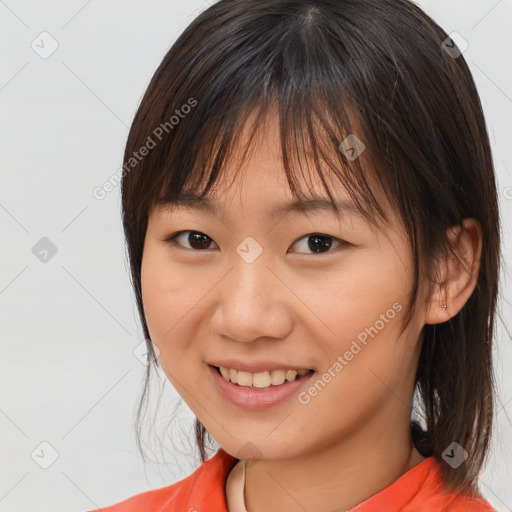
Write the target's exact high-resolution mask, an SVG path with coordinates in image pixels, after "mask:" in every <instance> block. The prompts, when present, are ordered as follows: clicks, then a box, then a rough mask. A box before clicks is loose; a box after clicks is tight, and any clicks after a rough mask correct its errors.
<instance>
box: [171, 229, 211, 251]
mask: <svg viewBox="0 0 512 512" xmlns="http://www.w3.org/2000/svg"><path fill="white" fill-rule="evenodd" d="M178 240H181V241H182V242H183V240H185V243H180V242H178ZM167 241H168V242H173V243H176V244H178V245H181V246H183V247H185V248H186V249H194V250H204V249H208V248H209V245H210V244H211V243H212V242H213V240H212V239H211V238H210V237H209V236H208V235H205V234H204V233H201V232H200V231H190V230H189V231H179V232H178V233H175V234H174V235H171V236H170V237H169V238H167ZM213 243H215V242H213ZM187 244H188V246H187Z"/></svg>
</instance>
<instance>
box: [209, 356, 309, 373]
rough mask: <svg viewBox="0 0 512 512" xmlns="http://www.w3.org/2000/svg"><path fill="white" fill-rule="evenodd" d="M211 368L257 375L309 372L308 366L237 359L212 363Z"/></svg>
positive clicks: (210, 363)
mask: <svg viewBox="0 0 512 512" xmlns="http://www.w3.org/2000/svg"><path fill="white" fill-rule="evenodd" d="M208 364H209V365H211V366H217V367H220V366H222V367H223V368H232V369H233V370H238V371H242V372H249V373H257V372H271V371H273V370H297V371H299V370H309V369H310V368H308V367H307V366H300V365H299V366H298V365H295V364H290V363H276V362H275V361H260V362H254V361H253V362H251V363H244V362H243V361H237V360H235V359H227V360H225V361H210V362H209V363H208Z"/></svg>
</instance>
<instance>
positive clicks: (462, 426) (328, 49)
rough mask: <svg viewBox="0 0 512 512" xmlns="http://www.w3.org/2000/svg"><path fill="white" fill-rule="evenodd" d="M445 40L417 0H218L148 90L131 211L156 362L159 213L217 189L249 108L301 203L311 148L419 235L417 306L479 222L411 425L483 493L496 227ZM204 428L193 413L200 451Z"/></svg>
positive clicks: (473, 97) (484, 157)
mask: <svg viewBox="0 0 512 512" xmlns="http://www.w3.org/2000/svg"><path fill="white" fill-rule="evenodd" d="M447 37H448V35H447V34H446V33H445V31H444V30H443V29H442V28H440V27H439V26H438V25H437V24H436V23H435V22H434V21H433V20H432V19H431V18H429V17H428V16H427V15H426V14H425V13H424V12H423V11H422V10H421V9H420V8H419V7H418V6H416V5H415V4H414V3H412V2H410V1H408V0H243V1H240V0H237V1H235V0H221V1H219V2H218V3H216V4H214V5H212V6H211V7H209V8H208V9H207V10H205V11H204V12H203V13H201V14H200V15H199V16H198V17H197V18H196V19H194V20H193V21H192V23H191V24H190V25H189V26H188V27H187V28H186V30H185V31H184V32H183V33H182V34H181V35H180V37H179V38H178V39H177V41H176V42H175V43H174V44H173V46H172V47H171V49H170V50H169V52H168V53H167V54H166V55H165V57H164V59H163V61H162V63H161V64H160V66H159V67H158V69H157V70H156V72H155V74H154V76H153V78H152V80H151V82H150V84H149V86H148V88H147V90H146V92H145V94H144V97H143V99H142V101H141V104H140V106H139V108H138V110H137V113H136V115H135V118H134V121H133V124H132V126H131V129H130V133H129V136H128V140H127V144H126V150H125V154H124V159H125V162H126V164H125V167H124V170H125V172H124V175H123V180H122V211H123V224H124V231H125V236H126V241H127V247H128V256H129V261H130V266H131V277H132V284H133V287H134V290H135V296H136V300H137V306H138V310H139V314H140V318H141V321H142V326H143V330H144V335H145V338H146V341H147V348H148V357H149V359H150V360H154V358H155V353H154V351H153V346H152V343H151V341H150V336H149V332H148V329H147V325H146V321H145V316H144V310H143V304H142V296H141V274H140V270H141V262H142V253H143V245H144V237H145V233H146V227H147V221H148V214H149V212H150V210H151V208H152V207H153V206H154V205H155V204H158V202H164V203H173V202H174V201H176V200H177V199H178V198H179V197H180V195H182V194H183V193H185V192H188V193H192V194H196V195H205V194H207V193H208V191H209V190H210V189H211V188H212V187H213V186H214V184H215V183H216V181H217V179H218V178H219V176H221V171H222V169H224V168H225V165H226V162H227V161H228V158H229V157H230V155H231V154H232V153H233V149H239V146H240V140H239V139H240V137H239V136H240V133H241V131H242V130H241V128H242V127H243V126H244V125H245V123H246V121H247V118H248V115H249V114H250V113H254V112H256V113H257V114H258V115H257V118H256V122H255V123H254V127H253V128H254V129H253V133H254V134H258V133H259V132H258V127H259V126H260V124H259V123H260V121H261V120H263V119H265V116H266V115H267V114H268V113H269V112H270V109H271V108H272V109H274V108H275V109H276V110H275V111H276V112H278V114H279V119H280V140H281V148H282V155H283V164H284V169H285V172H286V176H287V178H288V183H289V185H290V189H291V191H292V193H293V194H294V196H295V197H299V196H300V195H301V194H302V192H301V190H300V188H299V187H298V184H297V183H298V182H297V180H296V179H295V177H296V176H295V174H294V171H296V170H297V169H301V168H302V167H301V160H302V158H303V157H304V155H308V156H309V160H308V161H312V162H313V163H314V164H315V169H316V170H317V172H318V174H319V176H320V177H322V178H323V170H322V166H327V167H328V169H329V170H330V171H332V173H333V175H336V176H337V177H338V178H339V179H340V183H341V184H342V185H343V186H344V187H345V188H346V190H347V191H348V192H349V193H350V196H351V197H352V199H353V200H354V202H355V203H356V205H357V206H358V208H359V209H360V210H361V212H362V213H363V214H364V215H365V216H366V217H367V218H368V219H369V220H371V221H372V222H374V223H375V224H377V220H376V219H377V217H380V218H383V219H384V220H385V215H384V212H383V211H382V208H381V206H380V205H379V202H378V201H377V200H376V198H375V195H374V194H373V192H372V188H371V187H370V186H369V183H370V180H369V177H370V173H371V177H372V182H373V181H376V183H378V184H379V185H380V187H381V188H382V190H384V191H385V194H386V196H387V197H388V199H389V201H390V203H391V204H392V205H393V207H394V209H395V211H396V213H397V215H398V217H399V218H400V220H401V221H402V223H403V226H404V228H405V230H406V232H407V235H408V236H409V239H410V244H411V250H412V254H413V255H414V261H415V269H414V270H415V274H414V275H415V281H414V288H413V290H412V294H411V301H410V304H409V309H408V311H409V313H412V309H413V306H414V303H415V301H416V300H417V298H418V286H419V280H420V278H421V277H422V276H426V277H428V278H429V279H430V280H431V283H432V287H431V289H430V291H432V290H433V289H434V288H433V287H434V282H435V280H436V273H435V269H436V262H437V261H438V260H437V258H438V257H439V255H440V254H441V253H442V251H445V250H449V249H450V247H449V245H448V241H447V238H446V230H447V228H448V227H450V226H455V225H459V224H460V223H461V221H462V219H464V218H474V219H477V220H478V221H479V222H480V224H481V226H482V229H483V251H482V257H481V267H480V271H479V275H478V280H477V285H476V288H475V291H474V293H473V294H472V295H471V297H470V299H469V300H468V301H467V303H466V304H465V306H464V307H463V309H462V310H461V311H460V312H459V313H458V314H457V315H455V316H454V317H453V318H451V319H450V320H449V321H447V322H445V323H442V324H439V325H425V326H424V328H423V335H424V339H423V345H422V350H421V355H420V360H419V364H418V370H417V375H416V398H417V399H418V400H419V404H417V405H418V407H419V410H420V412H421V416H422V419H421V421H419V422H418V423H413V427H414V428H413V438H414V440H415V443H416V445H417V447H418V449H419V450H420V451H421V452H422V453H423V454H424V455H434V456H435V457H436V459H437V460H438V461H439V462H440V465H441V468H442V476H443V480H444V482H445V485H446V486H447V487H450V488H452V489H454V490H460V491H464V492H468V493H473V492H475V491H476V490H477V477H478V474H479V472H480V470H481V468H482V466H483V464H484V462H485V459H486V456H487V452H488V447H489V441H490V436H491V430H492V419H493V397H494V378H493V371H492V341H493V332H494V322H495V308H496V301H497V295H498V275H499V263H500V226H499V213H498V203H497V195H496V184H495V177H494V170H493V162H492V155H491V150H490V145H489V139H488V134H487V131H486V125H485V120H484V116H483V112H482V107H481V104H480V100H479V97H478V94H477V91H476V87H475V84H474V81H473V79H472V76H471V73H470V71H469V69H468V66H467V64H466V62H465V60H464V58H463V56H462V55H460V54H459V55H457V54H456V53H454V52H456V49H457V48H456V46H455V47H454V49H452V51H451V52H449V51H447V49H449V48H451V47H452V46H453V45H452V44H451V42H450V40H448V41H449V42H450V44H449V45H446V43H443V42H444V41H446V40H447ZM349 134H356V136H357V137H358V138H359V139H360V140H361V141H363V142H364V145H365V147H366V149H365V151H364V153H363V154H362V156H361V157H360V158H357V159H355V160H353V159H350V158H348V157H347V155H346V154H345V153H344V152H343V151H341V150H338V149H337V148H338V147H339V145H340V143H341V142H342V141H343V140H344V139H345V138H346V137H347V136H348V135H349ZM254 140H255V137H250V138H249V145H247V147H246V148H245V153H244V155H245V154H246V152H247V150H248V149H249V146H250V144H251V141H254ZM144 146H145V147H146V148H147V149H148V148H149V149H148V150H146V151H141V148H143V147H144ZM136 153H137V155H138V153H140V154H143V153H144V157H143V158H140V159H139V158H138V156H137V159H135V156H134V155H135V154H136ZM241 161H243V158H242V160H241ZM294 162H298V164H299V165H298V166H296V165H294V164H293V163H294ZM323 183H324V184H325V181H323ZM200 188H201V191H199V189H200ZM325 189H326V191H327V193H328V195H329V197H330V198H331V199H332V195H331V193H330V191H329V189H328V187H327V186H326V185H325ZM409 318H410V315H409V316H408V318H406V321H408V320H409ZM155 365H156V366H158V362H157V360H155ZM150 370H151V365H148V367H147V374H146V381H145V385H144V390H143V393H142V398H141V402H140V404H139V411H138V421H139V420H140V410H141V407H142V404H143V402H144V400H145V398H146V396H147V393H146V391H147V384H148V379H149V376H150ZM420 423H422V425H421V428H420ZM205 435H209V434H208V432H206V430H205V428H204V426H203V425H202V424H201V423H200V422H199V420H198V419H196V439H197V444H198V447H199V453H200V456H201V460H205V459H206V458H207V454H206V450H205ZM210 439H211V437H210ZM454 441H455V442H457V443H459V444H460V445H461V446H462V447H463V448H464V449H465V450H466V452H467V453H468V459H467V460H466V461H465V462H464V463H463V464H462V465H461V466H460V467H459V468H457V469H452V468H451V467H450V466H449V465H448V464H447V463H445V462H444V461H443V459H442V453H443V451H444V450H445V449H446V448H447V447H448V446H449V445H450V444H451V443H452V442H454ZM138 442H139V439H138ZM139 448H140V442H139Z"/></svg>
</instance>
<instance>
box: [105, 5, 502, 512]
mask: <svg viewBox="0 0 512 512" xmlns="http://www.w3.org/2000/svg"><path fill="white" fill-rule="evenodd" d="M122 206H123V221H124V229H125V235H126V240H127V245H128V250H129V258H130V264H131V272H132V279H133V285H134V289H135V295H136V299H137V304H138V308H139V312H140V317H141V321H142V326H143V329H144V333H145V336H146V338H147V344H148V354H149V358H150V359H151V360H152V359H154V358H155V357H156V356H157V355H158V358H157V360H156V362H155V364H156V365H158V366H160V367H161V368H162V370H163V371H164V372H165V374H166V375H167V377H168V379H169V380H170V382H171V383H172V384H173V385H174V386H175V388H176V389H177V391H178V392H179V393H180V395H181V396H182V398H183V400H184V401H185V402H186V403H187V405H188V406H189V407H190V409H191V410H192V411H193V412H194V414H195V415H196V417H197V420H196V433H197V442H198V447H199V453H200V455H201V460H202V463H201V465H200V467H199V468H197V469H196V470H195V471H194V472H193V473H192V474H191V475H189V476H188V477H186V478H184V479H183V480H181V481H179V482H177V483H174V484H173V485H170V486H168V487H164V488H161V489H156V490H152V491H149V492H145V493H142V494H138V495H136V496H132V497H130V498H128V499H125V500H124V501H122V502H120V503H118V504H116V505H112V506H110V507H107V508H105V507H103V508H102V510H103V511H106V512H128V511H130V512H131V511H137V512H139V511H142V510H144V511H155V512H156V511H159V512H163V511H166V512H171V511H178V510H179V511H189V512H193V511H199V512H203V511H204V512H226V511H229V512H244V511H249V512H262V511H278V510H279V511H281V510H287V511H288V512H290V511H291V512H295V511H297V512H298V511H304V510H308V511H315V512H332V511H334V510H336V511H342V510H343V511H347V510H350V511H357V512H370V511H371V512H375V511H378V512H384V511H408V512H413V511H421V512H434V511H435V512H440V511H468V510H471V511H490V510H493V508H492V507H491V506H490V505H489V503H488V502H487V501H486V500H485V499H484V498H483V497H482V496H481V495H480V494H479V491H478V475H479V472H480V470H481V468H482V467H483V464H484V462H485V458H486V455H487V451H488V446H489V439H490V435H491V427H492V415H493V371H492V361H491V352H492V341H493V329H494V315H495V306H496V300H497V295H498V275H499V261H500V235H499V233H500V226H499V215H498V207H497V196H496V185H495V177H494V171H493V163H492V157H491V151H490V147H489V140H488V135H487V132H486V128H485V121H484V117H483V113H482V108H481V105H480V101H479V98H478V95H477V91H476V88H475V84H474V82H473V79H472V77H471V74H470V71H469V69H468V67H467V64H466V62H465V61H464V58H463V56H462V55H461V53H460V51H458V48H457V46H456V45H455V43H454V41H452V40H451V39H450V38H449V37H448V35H447V34H446V33H445V31H444V30H443V29H442V28H440V27H439V26H438V25H437V24H436V23H435V22H434V21H433V20H432V19H430V18H429V17H428V16H427V15H426V14H425V13H424V12H423V11H422V10H421V9H420V8H419V7H418V6H416V5H415V4H414V3H412V2H409V1H407V0H237V1H235V0H220V1H219V2H217V3H216V4H214V5H212V6H211V7H210V8H208V9H207V10H206V11H204V12H203V13H201V14H200V15H199V16H198V17H197V18H196V19H195V20H194V21H193V22H192V23H191V24H190V25H189V26H188V28H187V29H186V30H185V31H184V32H183V34H182V35H181V36H180V37H179V38H178V40H177V41H176V43H175V44H174V45H173V46H172V48H171V49H170V50H169V52H168V53H167V55H166V56H165V57H164V59H163V61H162V63H161V64H160V66H159V68H158V70H157V71H156V73H155V75H154V77H153V79H152V80H151V83H150V84H149V87H148V89H147V91H146V93H145V95H144V98H143V99H142V102H141V104H140V107H139V109H138V112H137V114H136V116H135V119H134V121H133V125H132V127H131V131H130V134H129V138H128V141H127V145H126V151H125V166H124V173H123V183H122ZM157 349H158V350H157ZM149 370H150V366H149V365H148V372H149ZM148 377H149V374H148ZM146 384H147V381H146ZM145 390H146V388H145ZM206 436H208V437H209V439H210V440H215V441H216V442H217V443H218V445H219V446H220V448H219V450H218V451H217V453H215V454H214V455H213V456H212V457H210V458H208V457H209V454H208V453H207V450H206V447H205V437H206Z"/></svg>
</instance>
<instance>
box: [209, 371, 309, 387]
mask: <svg viewBox="0 0 512 512" xmlns="http://www.w3.org/2000/svg"><path fill="white" fill-rule="evenodd" d="M219 370H220V373H221V374H222V376H223V377H224V380H226V381H228V382H232V383H233V384H238V385H239V386H244V387H254V388H259V389H263V388H268V387H270V385H273V386H279V385H280V384H283V383H284V381H285V380H286V381H288V382H292V381H294V380H295V379H297V378H298V377H303V376H304V375H307V374H308V373H310V371H309V370H299V371H297V370H273V371H272V372H257V373H250V372H242V371H237V370H234V369H233V368H224V367H222V366H221V367H220V368H219Z"/></svg>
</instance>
